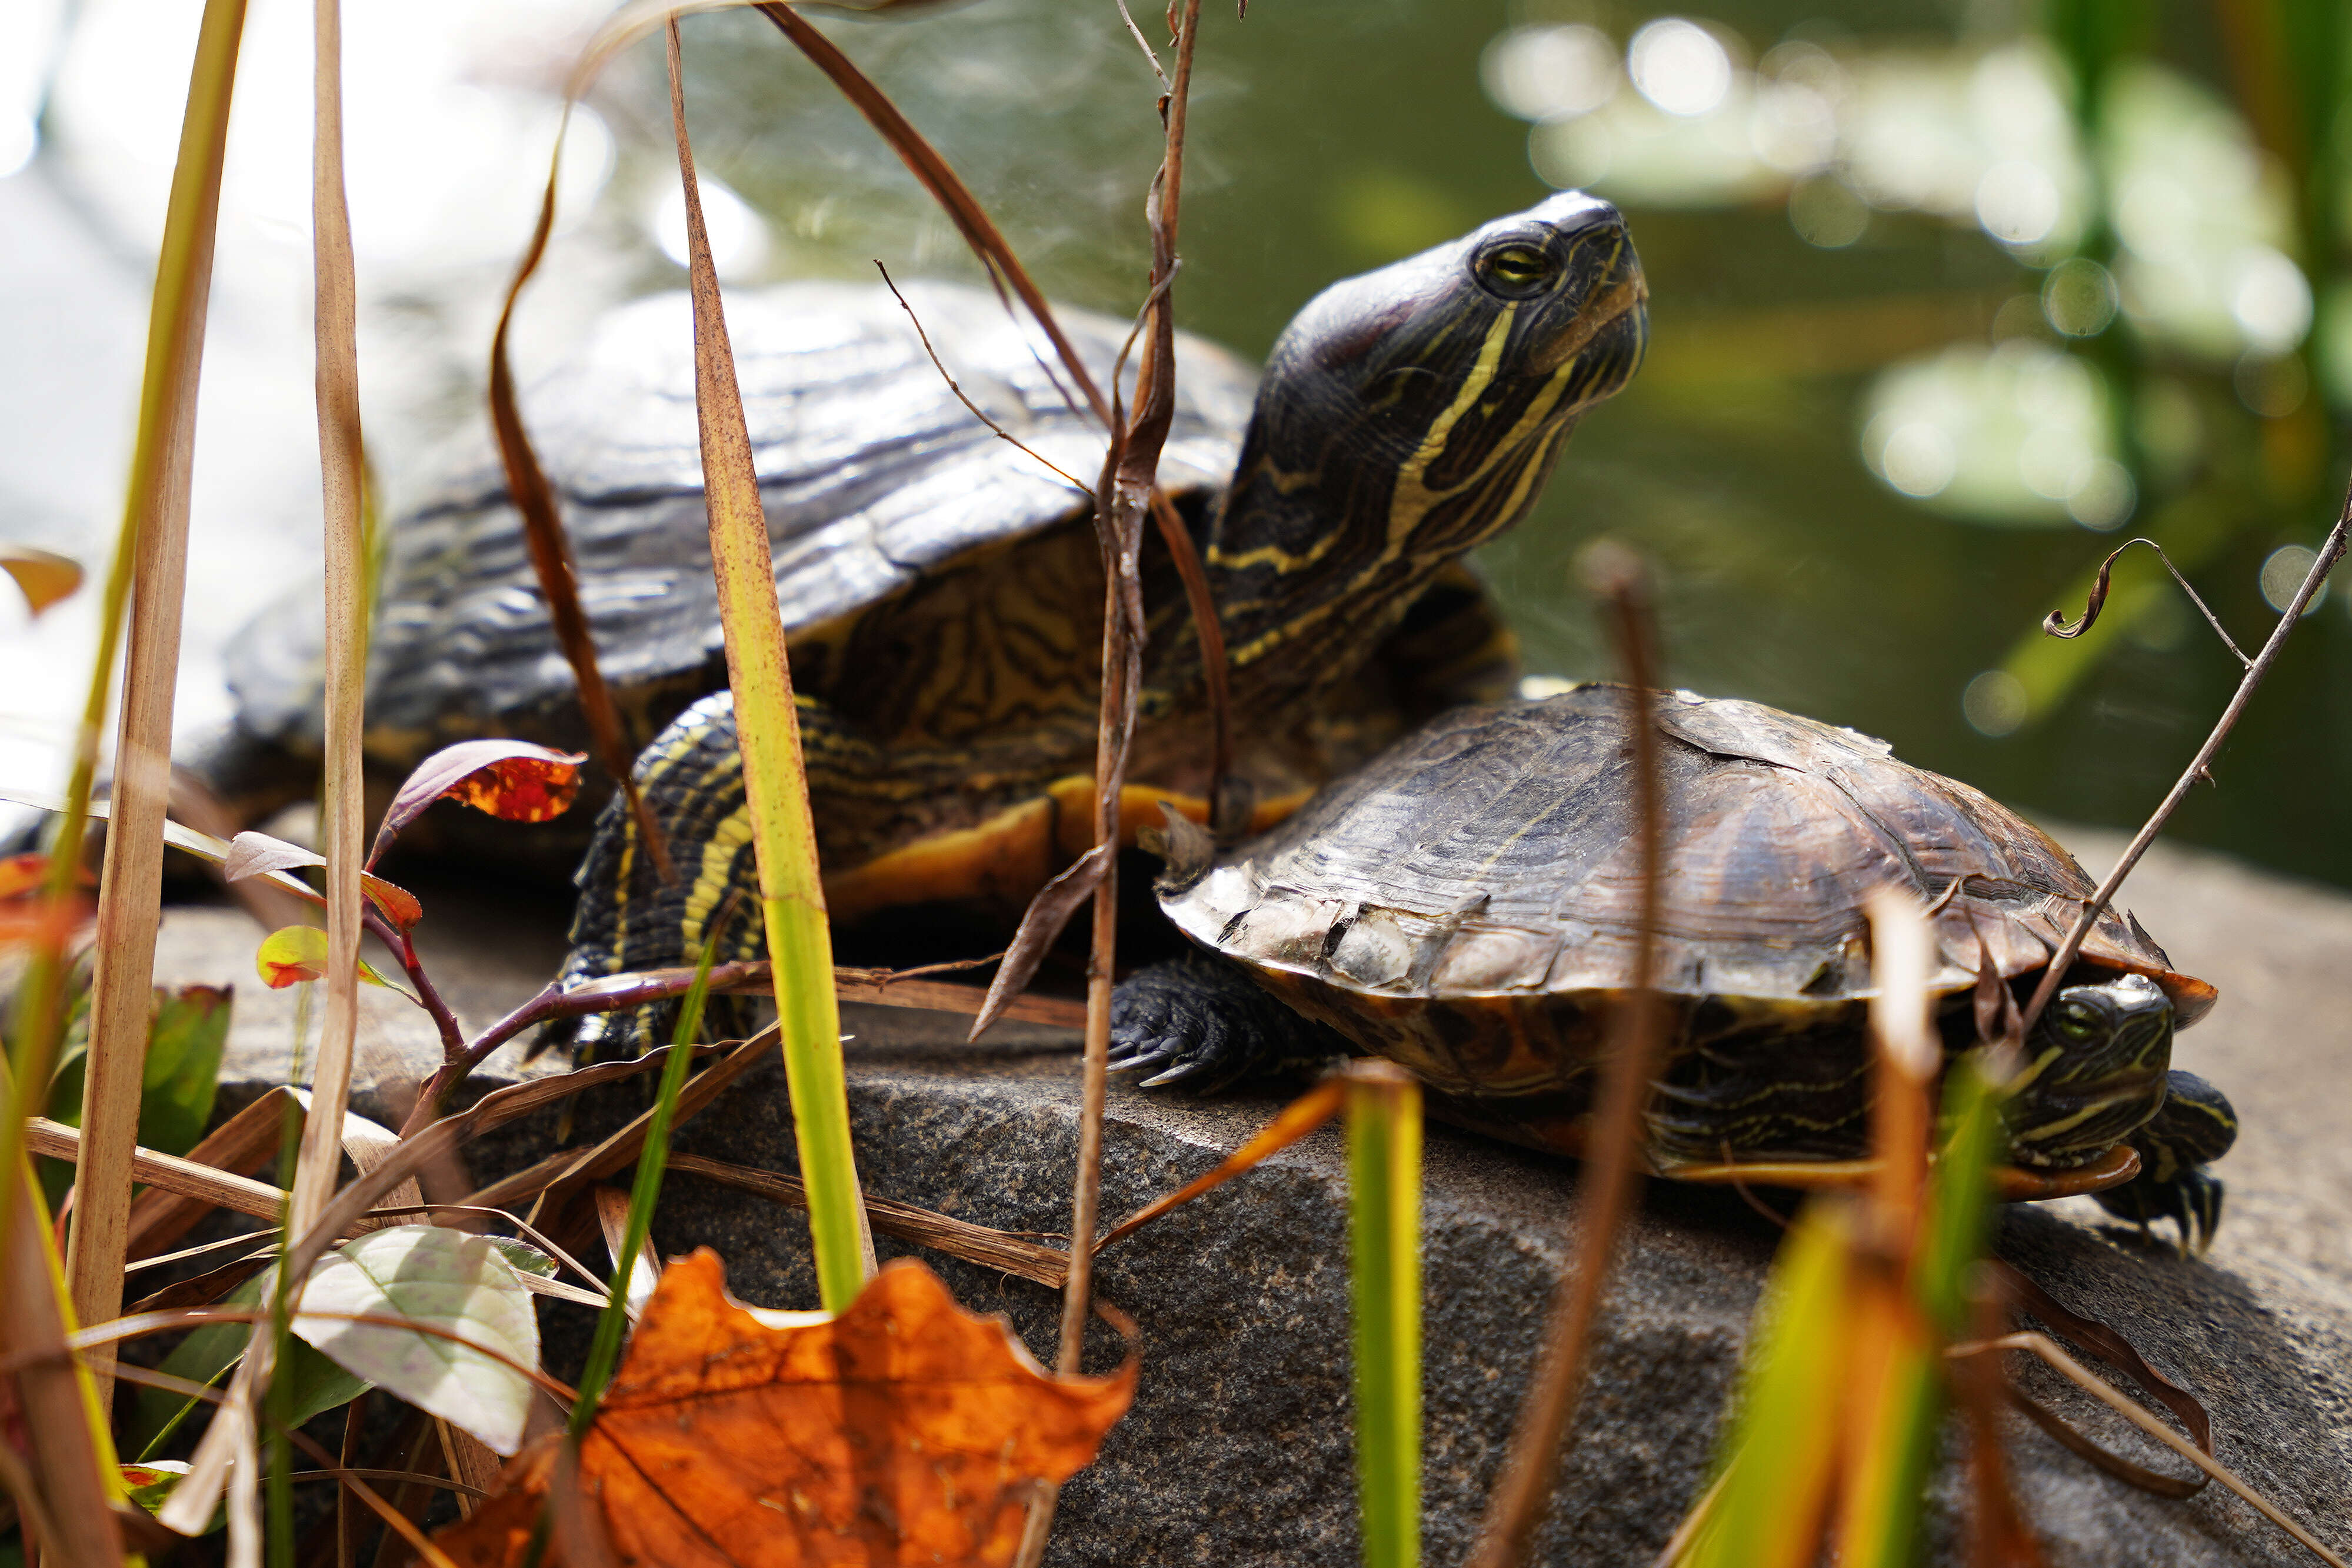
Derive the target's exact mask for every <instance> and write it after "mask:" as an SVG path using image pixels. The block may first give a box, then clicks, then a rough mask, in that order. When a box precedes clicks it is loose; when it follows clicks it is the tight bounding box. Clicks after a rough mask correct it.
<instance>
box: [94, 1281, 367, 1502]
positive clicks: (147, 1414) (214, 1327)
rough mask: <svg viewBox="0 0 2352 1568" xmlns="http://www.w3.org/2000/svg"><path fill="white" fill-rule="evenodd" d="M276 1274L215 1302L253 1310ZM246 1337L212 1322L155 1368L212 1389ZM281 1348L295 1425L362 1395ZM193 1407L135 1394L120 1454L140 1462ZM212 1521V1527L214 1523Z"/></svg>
mask: <svg viewBox="0 0 2352 1568" xmlns="http://www.w3.org/2000/svg"><path fill="white" fill-rule="evenodd" d="M276 1274H277V1271H276V1270H264V1271H263V1272H262V1273H260V1274H257V1275H256V1276H255V1277H254V1278H252V1279H250V1280H247V1281H246V1282H245V1283H244V1284H242V1285H239V1286H238V1287H237V1288H236V1290H234V1291H230V1292H229V1293H228V1294H227V1295H226V1296H225V1297H223V1298H222V1299H221V1301H220V1304H221V1305H222V1306H225V1307H259V1306H260V1305H261V1303H262V1302H263V1301H266V1300H268V1296H267V1294H266V1292H267V1291H268V1290H269V1289H270V1287H271V1281H273V1280H274V1279H275V1278H276ZM251 1334H252V1329H251V1327H250V1326H249V1325H247V1324H245V1323H213V1324H210V1325H208V1326H206V1327H204V1328H200V1329H197V1330H196V1331H195V1332H194V1333H191V1334H189V1335H188V1337H187V1338H186V1339H184V1340H182V1341H181V1342H180V1344H179V1348H178V1349H176V1350H174V1351H173V1352H172V1354H170V1355H168V1356H165V1357H164V1358H163V1367H162V1368H161V1370H163V1371H164V1372H167V1373H170V1374H171V1375H173V1376H174V1377H184V1378H186V1379H187V1380H188V1381H189V1382H191V1383H203V1384H207V1385H212V1384H218V1383H221V1382H224V1381H226V1378H227V1375H228V1373H229V1370H230V1369H231V1368H232V1367H234V1366H236V1364H237V1362H238V1361H239V1360H241V1359H243V1357H244V1355H245V1345H246V1341H247V1339H248V1338H250V1337H251ZM287 1350H288V1355H287V1359H286V1361H285V1362H284V1363H283V1364H281V1368H280V1372H279V1375H281V1376H285V1377H290V1378H291V1379H292V1380H293V1384H294V1420H295V1424H296V1425H298V1426H299V1425H300V1424H301V1423H302V1422H305V1421H308V1420H310V1418H311V1417H313V1416H320V1415H323V1414H324V1413H326V1412H327V1411H329V1410H332V1409H333V1408H335V1407H336V1406H339V1405H348V1404H350V1403H351V1402H352V1400H354V1399H356V1398H358V1397H359V1396H361V1395H362V1394H364V1393H365V1392H367V1386H368V1385H366V1384H365V1383H363V1382H362V1381H360V1379H358V1378H356V1377H353V1376H352V1375H351V1374H350V1373H348V1372H345V1371H344V1370H343V1369H342V1368H341V1367H340V1366H337V1365H336V1364H334V1363H333V1362H331V1361H330V1360H328V1359H327V1358H326V1357H325V1356H323V1355H320V1354H319V1353H318V1352H317V1351H315V1350H312V1349H311V1348H310V1346H309V1345H307V1344H303V1343H299V1342H296V1343H292V1344H289V1346H288V1347H287ZM199 1403H200V1402H199V1401H197V1400H194V1399H182V1398H181V1397H179V1396H177V1395H175V1394H171V1393H168V1392H166V1391H164V1390H163V1389H160V1388H143V1389H142V1390H140V1393H139V1409H138V1412H137V1414H136V1415H135V1416H133V1417H132V1419H131V1437H130V1440H129V1441H128V1442H127V1443H126V1444H125V1445H124V1452H126V1453H137V1454H139V1455H140V1456H142V1458H144V1457H145V1456H146V1455H147V1454H148V1453H149V1452H150V1451H151V1450H152V1449H153V1448H155V1446H156V1445H157V1444H158V1443H160V1442H162V1441H163V1439H164V1438H165V1437H169V1436H170V1435H171V1433H172V1432H173V1429H174V1428H176V1427H178V1426H179V1425H180V1423H181V1422H182V1421H184V1420H185V1419H186V1418H187V1417H188V1416H189V1415H190V1414H191V1413H192V1412H194V1410H195V1409H196V1407H197V1406H198V1404H199ZM217 1523H218V1521H217V1520H215V1524H217Z"/></svg>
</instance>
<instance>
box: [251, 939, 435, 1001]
mask: <svg viewBox="0 0 2352 1568" xmlns="http://www.w3.org/2000/svg"><path fill="white" fill-rule="evenodd" d="M253 967H254V968H255V969H256V970H257V972H258V973H259V974H260V976H261V983H262V984H263V985H265V986H268V988H270V989H271V990H273V991H282V990H284V989H285V988H287V987H289V986H292V985H298V984H299V983H300V982H302V981H304V980H317V979H322V978H324V977H326V973H327V934H326V933H325V932H324V931H321V930H320V929H319V928H318V927H317V926H315V925H281V926H279V927H278V929H277V930H275V931H272V932H271V933H270V934H269V935H268V936H265V937H263V938H262V939H261V946H260V948H259V949H258V950H257V951H256V952H255V954H254V956H253ZM360 978H361V979H362V980H365V981H366V982H367V983H368V984H369V985H371V986H382V987H383V988H384V989H385V990H387V991H399V992H400V994H401V995H402V996H404V997H407V996H408V992H407V991H406V990H404V989H403V988H401V987H399V986H395V985H394V984H393V983H392V982H391V981H390V980H387V979H385V978H384V977H383V976H382V975H379V974H377V973H376V972H375V969H374V968H373V967H372V966H371V965H370V964H369V963H368V961H367V960H366V959H365V958H362V959H361V960H360ZM408 999H409V1000H410V1001H415V1000H416V998H415V997H409V998H408Z"/></svg>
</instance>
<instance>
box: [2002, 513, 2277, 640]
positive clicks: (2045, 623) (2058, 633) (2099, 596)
mask: <svg viewBox="0 0 2352 1568" xmlns="http://www.w3.org/2000/svg"><path fill="white" fill-rule="evenodd" d="M2134 545H2146V546H2147V548H2148V549H2152V550H2154V551H2155V552H2156V559H2158V560H2160V561H2162V562H2163V563H2164V570H2167V571H2168V572H2170V573H2171V574H2172V580H2173V581H2175V582H2177V583H2179V585H2180V591H2181V592H2183V593H2185V594H2187V595H2189V603H2191V604H2194V605H2195V606H2197V612H2198V613H2199V614H2200V615H2202V616H2204V617H2205V624H2206V625H2208V626H2210V627H2211V628H2213V635H2215V636H2216V637H2219V638H2221V645H2222V646H2223V647H2225V648H2227V649H2229V650H2230V652H2231V653H2234V654H2236V655H2237V659H2238V663H2239V664H2241V665H2242V666H2243V665H2251V664H2252V663H2253V661H2252V659H2249V658H2247V657H2246V655H2245V652H2244V650H2242V649H2241V648H2240V647H2239V646H2238V644H2237V643H2235V642H2234V641H2232V640H2231V636H2230V633H2229V632H2227V631H2225V630H2224V629H2223V628H2222V625H2221V618H2220V617H2219V616H2217V615H2215V614H2214V613H2213V612H2212V611H2211V610H2210V609H2209V608H2208V607H2207V606H2206V603H2205V601H2204V600H2203V599H2201V598H2200V597H2199V596H2198V592H2197V591H2196V590H2195V589H2193V588H2191V587H2189V580H2188V579H2187V578H2185V577H2183V576H2181V575H2180V569H2179V567H2177V566H2175V565H2173V564H2172V558H2171V557H2170V556H2168V555H2167V554H2165V553H2164V547H2163V546H2162V545H2160V544H2158V543H2157V542H2156V541H2155V540H2154V539H2151V538H2134V539H2126V540H2125V541H2124V542H2123V543H2121V544H2119V545H2117V546H2116V548H2115V549H2112V550H2110V551H2108V552H2107V559H2105V560H2103V561H2101V562H2100V563H2099V574H2098V576H2097V577H2095V578H2094V579H2093V580H2092V582H2091V597H2090V599H2089V600H2088V601H2086V602H2085V603H2084V606H2083V614H2082V617H2081V619H2079V620H2076V621H2071V622H2070V621H2068V620H2067V619H2066V615H2065V612H2063V611H2060V610H2053V611H2052V612H2050V613H2049V614H2047V615H2045V616H2043V617H2042V631H2044V632H2048V633H2049V634H2050V635H2051V636H2053V637H2064V638H2067V639H2070V640H2071V639H2073V638H2076V637H2080V636H2081V635H2082V634H2083V633H2084V632H2088V631H2089V630H2090V629H2091V628H2092V627H2093V626H2095V625H2096V624H2097V623H2098V620H2099V612H2100V611H2101V610H2102V609H2104V608H2105V606H2106V602H2107V576H2108V573H2110V572H2112V571H2113V570H2115V565H2116V557H2117V556H2119V555H2121V554H2123V553H2124V551H2126V550H2127V549H2131V548H2132V546H2134Z"/></svg>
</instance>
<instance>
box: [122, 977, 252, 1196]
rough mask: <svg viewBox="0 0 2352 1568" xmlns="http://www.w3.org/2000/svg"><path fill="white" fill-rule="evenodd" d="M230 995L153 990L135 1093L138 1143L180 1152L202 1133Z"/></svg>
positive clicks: (224, 1041) (224, 1044) (219, 989)
mask: <svg viewBox="0 0 2352 1568" xmlns="http://www.w3.org/2000/svg"><path fill="white" fill-rule="evenodd" d="M230 998H231V992H230V991H229V989H228V988H227V987H226V986H186V987H183V988H181V989H179V990H177V991H171V990H164V989H162V988H158V989H157V990H156V992H155V1021H154V1023H153V1025H152V1027H151V1028H150V1029H149V1030H148V1034H147V1072H146V1078H145V1081H144V1082H143V1085H142V1090H141V1092H140V1097H139V1141H140V1143H142V1144H143V1145H146V1146H147V1147H148V1148H151V1149H160V1150H162V1151H163V1153H164V1154H167V1155H184V1154H186V1153H187V1152H188V1151H189V1150H190V1149H193V1148H194V1147H195V1146H196V1144H197V1141H198V1140H199V1139H201V1138H203V1136H204V1135H205V1127H206V1126H207V1125H209V1124H211V1122H212V1117H213V1094H214V1092H215V1090H216V1089H218V1088H219V1086H220V1064H221V1056H222V1053H223V1052H224V1051H226V1050H227V1048H228V1024H229V1003H230Z"/></svg>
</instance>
